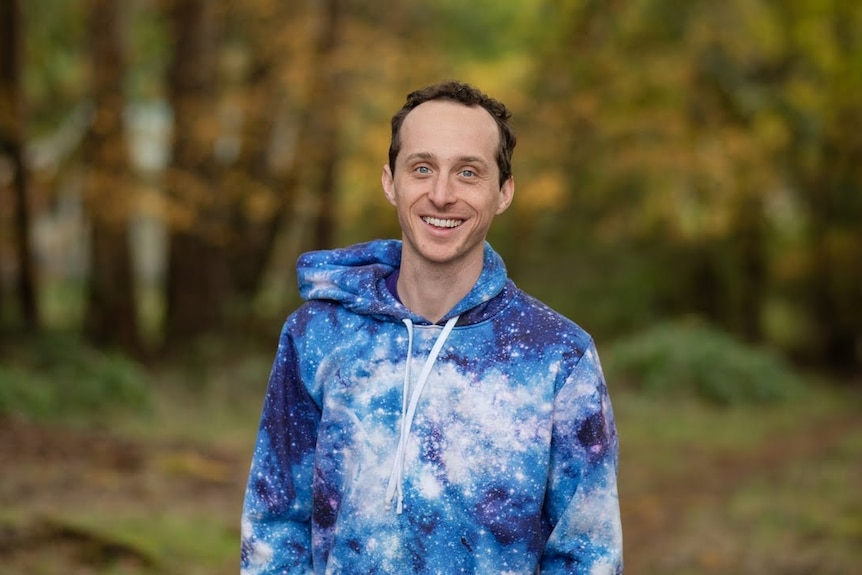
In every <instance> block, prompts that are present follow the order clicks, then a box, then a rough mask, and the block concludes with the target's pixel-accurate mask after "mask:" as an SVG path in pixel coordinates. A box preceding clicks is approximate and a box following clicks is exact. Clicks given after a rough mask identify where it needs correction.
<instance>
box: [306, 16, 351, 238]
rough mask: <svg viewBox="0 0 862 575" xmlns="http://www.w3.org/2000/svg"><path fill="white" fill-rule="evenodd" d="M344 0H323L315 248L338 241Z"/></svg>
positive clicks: (315, 124)
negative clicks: (340, 48) (340, 50)
mask: <svg viewBox="0 0 862 575" xmlns="http://www.w3.org/2000/svg"><path fill="white" fill-rule="evenodd" d="M342 16H343V14H342V2H341V0H326V1H325V2H323V6H322V14H321V25H320V31H319V34H318V37H317V41H316V46H315V55H314V57H315V59H316V61H317V63H318V65H317V66H316V67H315V69H316V70H317V72H316V75H315V77H314V79H313V82H314V84H313V86H314V88H313V90H312V100H311V110H310V113H311V125H310V127H309V130H310V132H309V138H310V144H311V145H310V147H309V148H308V150H309V155H310V162H309V164H308V167H309V170H310V172H311V173H310V174H309V176H310V178H311V182H312V190H314V192H315V195H316V196H317V213H316V218H315V221H314V235H313V242H314V245H313V246H311V247H313V248H315V249H326V248H331V247H332V246H333V244H334V243H335V228H336V222H335V192H336V187H337V178H336V173H337V170H338V159H339V150H338V133H339V123H340V115H339V113H338V110H339V107H340V99H339V95H340V94H341V90H340V89H339V85H340V83H341V73H340V72H339V70H338V58H337V54H336V49H337V46H338V42H339V34H340V33H341V31H340V27H341V19H342Z"/></svg>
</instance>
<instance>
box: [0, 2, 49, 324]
mask: <svg viewBox="0 0 862 575" xmlns="http://www.w3.org/2000/svg"><path fill="white" fill-rule="evenodd" d="M23 30H24V22H23V18H22V15H21V5H20V2H19V0H7V1H4V2H2V4H0V156H6V158H8V161H9V165H10V166H11V171H12V174H13V178H12V195H11V196H12V198H13V204H14V206H15V211H14V216H13V218H12V219H13V222H14V224H13V226H14V244H15V247H16V250H15V254H16V261H17V282H16V286H15V287H16V289H15V295H14V299H15V301H16V302H17V303H18V305H19V306H20V310H21V320H23V324H24V327H25V329H27V330H30V331H34V330H36V329H37V328H38V327H39V310H38V304H37V301H36V279H35V272H34V269H33V259H32V255H31V250H30V219H31V218H30V210H29V203H28V194H27V167H26V166H25V163H24V118H25V113H24V92H23V80H22V70H21V66H22V46H23ZM4 219H5V217H4ZM2 296H3V293H2V289H0V303H2Z"/></svg>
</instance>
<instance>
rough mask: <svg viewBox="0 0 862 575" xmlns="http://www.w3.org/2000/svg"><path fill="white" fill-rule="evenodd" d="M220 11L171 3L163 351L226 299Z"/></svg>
mask: <svg viewBox="0 0 862 575" xmlns="http://www.w3.org/2000/svg"><path fill="white" fill-rule="evenodd" d="M222 6H223V4H222V3H221V2H217V1H216V0H174V1H173V2H172V3H171V14H170V19H171V26H172V39H173V54H172V61H171V68H170V71H169V77H168V82H167V83H168V90H169V94H170V101H171V106H172V109H173V117H174V125H173V140H172V156H171V161H170V166H169V168H168V173H167V175H166V186H167V197H168V202H169V204H168V209H169V212H168V216H169V254H168V272H167V280H166V281H167V285H166V309H167V312H166V318H165V321H166V325H165V343H166V345H167V346H172V345H174V344H177V343H179V342H181V341H184V340H186V339H188V338H194V337H197V336H200V335H202V334H203V333H205V332H206V331H208V330H210V329H212V328H215V327H217V326H218V325H219V323H220V322H221V319H222V308H223V305H224V303H225V302H224V300H225V296H226V294H227V293H228V277H227V270H226V268H225V262H224V259H223V258H222V257H220V253H219V251H220V249H222V248H223V247H224V245H225V241H226V240H227V238H226V237H225V234H224V231H225V228H224V217H225V212H224V198H223V196H222V189H221V188H220V187H219V185H218V183H217V180H216V175H217V164H216V161H215V158H214V156H213V151H214V149H215V143H216V137H217V135H218V126H217V122H216V118H217V117H218V116H217V114H216V111H217V109H216V102H217V100H216V98H215V96H216V95H217V93H218V92H217V87H218V84H217V62H218V60H217V58H218V55H219V50H218V48H219V23H220V19H219V14H220V10H221V9H222Z"/></svg>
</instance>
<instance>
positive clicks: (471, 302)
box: [296, 240, 513, 325]
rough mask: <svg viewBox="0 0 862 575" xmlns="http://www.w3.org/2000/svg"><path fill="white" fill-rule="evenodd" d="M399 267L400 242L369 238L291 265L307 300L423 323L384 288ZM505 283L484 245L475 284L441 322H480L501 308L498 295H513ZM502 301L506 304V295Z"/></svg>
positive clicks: (497, 260)
mask: <svg viewBox="0 0 862 575" xmlns="http://www.w3.org/2000/svg"><path fill="white" fill-rule="evenodd" d="M400 265H401V241H400V240H374V241H370V242H365V243H361V244H356V245H353V246H350V247H346V248H339V249H334V250H322V251H313V252H308V253H305V254H303V255H301V256H300V257H299V260H298V263H297V267H296V271H297V280H298V282H299V293H300V295H301V296H302V298H303V299H305V300H307V301H310V300H328V301H334V302H338V303H340V304H341V305H343V306H344V307H345V308H346V309H348V310H349V311H351V312H353V313H356V314H359V315H373V316H376V317H377V318H378V319H381V320H384V321H387V320H388V321H395V322H401V321H402V320H404V319H410V320H411V321H413V322H415V323H416V324H418V325H422V324H427V323H429V322H428V320H426V319H425V318H422V317H420V316H417V315H415V314H413V313H412V312H410V310H408V309H407V308H405V307H404V306H403V305H401V303H400V302H399V301H398V300H397V299H395V297H394V296H393V295H392V294H391V293H390V292H389V289H388V288H387V287H386V277H387V276H389V274H391V273H392V272H394V271H395V270H396V269H397V268H398V267H399V266H400ZM510 284H511V282H510V281H509V279H508V277H507V275H506V266H505V264H504V263H503V259H502V258H501V257H500V256H499V255H498V254H497V252H495V251H494V250H493V249H492V248H491V246H490V244H488V243H485V253H484V265H483V267H482V273H481V274H480V275H479V279H478V281H477V282H476V285H474V286H473V289H471V290H470V292H469V293H468V294H467V295H466V296H465V297H464V299H462V300H461V301H460V302H458V303H457V304H456V305H455V307H454V308H452V310H450V311H449V313H447V314H446V316H445V317H443V318H442V320H441V321H446V320H448V319H449V318H451V317H454V316H461V320H460V322H459V323H460V324H465V323H476V322H478V321H481V320H482V319H484V318H485V317H487V316H489V315H491V314H493V313H494V312H495V310H496V309H498V308H499V307H500V306H501V305H504V303H505V302H504V301H500V299H501V298H500V297H499V296H501V295H504V294H505V293H507V292H513V289H508V290H507V287H509V286H510ZM512 287H513V286H512ZM503 299H505V300H506V301H508V300H509V299H511V296H510V297H508V298H503ZM494 303H496V305H494Z"/></svg>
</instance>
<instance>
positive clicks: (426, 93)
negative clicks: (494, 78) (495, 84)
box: [389, 81, 517, 186]
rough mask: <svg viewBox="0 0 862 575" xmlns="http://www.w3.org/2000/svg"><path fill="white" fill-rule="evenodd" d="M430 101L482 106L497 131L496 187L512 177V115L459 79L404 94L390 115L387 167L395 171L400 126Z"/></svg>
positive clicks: (503, 107) (399, 141) (399, 142)
mask: <svg viewBox="0 0 862 575" xmlns="http://www.w3.org/2000/svg"><path fill="white" fill-rule="evenodd" d="M431 100H449V101H451V102H457V103H459V104H464V105H465V106H480V107H482V108H484V109H485V110H486V111H487V112H488V113H489V114H491V117H492V118H494V121H495V122H496V123H497V128H498V129H499V132H500V144H499V146H498V148H497V167H498V168H499V170H500V186H502V185H503V183H504V182H505V181H506V180H508V179H509V178H511V177H512V154H513V152H514V151H515V143H516V141H517V140H516V138H515V132H514V130H513V129H512V126H510V125H509V118H511V117H512V114H511V113H510V112H509V110H508V109H507V108H506V106H505V105H503V103H502V102H499V101H498V100H495V99H494V98H491V97H489V96H487V95H486V94H484V93H483V92H481V91H480V90H478V89H477V88H474V87H473V86H471V85H469V84H465V83H463V82H454V81H452V82H442V83H440V84H433V85H431V86H428V87H425V88H422V89H420V90H415V91H413V92H410V93H409V94H408V95H407V101H406V102H405V103H404V106H402V107H401V109H400V110H398V112H397V113H396V114H395V115H394V116H392V140H391V141H390V143H389V169H390V170H391V171H392V174H393V175H394V174H395V160H396V158H397V157H398V152H400V151H401V125H402V124H403V123H404V118H406V117H407V114H409V113H410V112H411V111H413V109H414V108H416V107H417V106H419V105H420V104H424V103H425V102H429V101H431Z"/></svg>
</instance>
